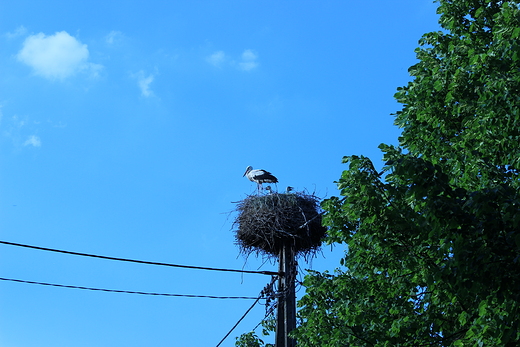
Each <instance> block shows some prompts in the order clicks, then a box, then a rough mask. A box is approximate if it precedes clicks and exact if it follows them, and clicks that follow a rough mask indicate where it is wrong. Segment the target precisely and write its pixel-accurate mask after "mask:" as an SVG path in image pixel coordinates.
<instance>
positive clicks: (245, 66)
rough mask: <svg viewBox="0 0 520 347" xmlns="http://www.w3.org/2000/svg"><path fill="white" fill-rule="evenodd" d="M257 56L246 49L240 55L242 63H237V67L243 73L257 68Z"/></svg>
mask: <svg viewBox="0 0 520 347" xmlns="http://www.w3.org/2000/svg"><path fill="white" fill-rule="evenodd" d="M257 58H258V56H257V55H256V54H255V53H254V52H253V51H252V50H250V49H246V50H245V51H244V52H243V53H242V61H241V62H240V63H238V67H239V68H240V69H241V70H244V71H250V70H252V69H254V68H256V67H257V66H258V63H257V62H256V60H257Z"/></svg>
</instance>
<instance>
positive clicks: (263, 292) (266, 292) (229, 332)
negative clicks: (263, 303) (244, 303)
mask: <svg viewBox="0 0 520 347" xmlns="http://www.w3.org/2000/svg"><path fill="white" fill-rule="evenodd" d="M275 281H276V277H273V279H272V280H271V283H269V284H268V285H266V286H265V287H264V289H262V291H261V292H260V295H259V296H258V298H256V300H255V302H253V305H251V307H249V308H248V309H247V311H246V313H244V314H243V315H242V317H240V319H239V320H238V321H237V322H236V323H235V325H233V327H232V328H231V330H229V331H228V333H227V334H226V336H224V337H223V338H222V340H220V342H219V343H218V344H217V346H216V347H219V346H220V345H221V344H222V342H224V340H225V339H226V338H227V337H228V336H229V335H230V334H231V332H232V331H233V330H235V328H236V327H237V326H238V325H239V324H240V322H241V321H242V320H243V319H244V318H245V317H246V316H247V314H248V313H249V312H250V311H251V310H252V309H253V307H255V305H256V304H257V303H258V301H260V299H261V298H262V297H264V296H265V294H268V293H270V292H271V291H272V286H273V284H274V282H275Z"/></svg>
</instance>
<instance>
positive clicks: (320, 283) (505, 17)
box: [296, 0, 520, 346]
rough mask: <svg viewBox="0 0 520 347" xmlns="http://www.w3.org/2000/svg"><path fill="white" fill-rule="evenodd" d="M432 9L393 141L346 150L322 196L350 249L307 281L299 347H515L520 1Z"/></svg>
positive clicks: (473, 0)
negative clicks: (430, 27) (379, 158)
mask: <svg viewBox="0 0 520 347" xmlns="http://www.w3.org/2000/svg"><path fill="white" fill-rule="evenodd" d="M439 3H440V5H439V9H438V13H439V14H440V15H441V17H440V24H441V26H442V28H443V29H444V31H442V32H433V33H428V34H425V35H424V36H423V37H422V39H421V40H420V48H418V49H417V50H416V53H417V57H418V59H419V62H418V63H417V64H416V65H414V66H412V67H411V68H410V70H409V71H410V74H411V76H412V77H413V80H412V81H411V82H410V83H408V85H407V86H405V87H402V88H399V89H398V92H397V94H396V98H397V100H398V101H399V102H400V103H401V104H403V107H402V110H400V111H399V112H397V113H396V115H395V116H396V121H395V122H396V125H398V126H399V127H401V128H402V135H401V137H400V138H399V142H400V145H399V147H394V146H389V145H381V146H380V148H381V150H382V151H383V153H384V156H383V159H384V161H385V166H384V168H383V170H382V171H381V172H378V171H377V170H376V169H375V168H374V166H373V164H372V162H371V161H370V160H369V159H368V158H366V157H363V156H349V157H345V158H344V162H345V163H348V165H349V167H348V169H347V170H345V171H344V172H343V173H342V176H341V178H340V179H339V181H338V187H339V189H340V191H341V197H333V198H330V199H328V200H326V201H325V202H324V203H323V207H324V209H325V210H326V211H327V212H326V215H325V216H324V224H325V225H326V226H328V227H329V228H330V230H329V232H328V234H329V238H328V241H329V242H330V243H332V242H340V243H346V244H348V247H349V251H348V254H347V255H346V257H345V258H344V259H343V260H342V264H341V265H343V268H341V269H337V270H336V271H335V273H333V274H330V273H318V272H314V273H312V274H311V275H309V276H307V277H306V279H305V282H304V285H305V286H306V287H307V293H306V295H305V296H304V297H303V298H302V300H301V301H300V302H299V306H300V312H299V313H300V316H301V318H302V324H301V326H300V327H299V328H298V329H297V331H296V337H297V339H298V345H299V346H519V345H520V319H519V317H520V10H519V4H520V2H519V1H496V0H440V1H439Z"/></svg>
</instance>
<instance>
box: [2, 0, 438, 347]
mask: <svg viewBox="0 0 520 347" xmlns="http://www.w3.org/2000/svg"><path fill="white" fill-rule="evenodd" d="M435 10H436V5H435V4H434V3H432V1H431V0H397V1H381V0H366V1H350V0H344V1H298V2H296V1H269V0H267V1H249V0H248V1H224V0H215V1H146V2H145V1H97V0H93V1H75V0H67V1H54V0H49V1H45V2H43V1H42V2H35V1H27V0H16V1H13V0H5V1H2V2H1V3H0V76H1V78H0V220H1V224H0V240H1V241H9V242H17V243H24V244H30V245H36V246H42V247H49V248H58V249H64V250H70V251H76V252H84V253H94V254H101V255H107V256H113V257H123V258H134V259H142V260H149V261H156V262H168V263H176V264H185V265H198V266H207V267H218V268H235V269H242V268H243V269H249V270H256V269H258V268H260V269H262V270H274V269H275V268H276V266H275V264H273V263H272V262H267V263H265V264H264V260H263V259H261V258H260V259H258V258H256V257H254V256H251V257H249V258H248V259H246V258H244V257H243V256H241V255H240V254H239V250H238V248H237V247H236V245H235V243H234V236H233V232H232V229H233V220H234V217H235V214H233V210H234V208H235V204H234V203H233V202H236V201H238V200H241V199H243V198H245V197H246V196H247V194H252V193H254V191H255V188H256V186H255V184H254V183H252V182H249V181H248V180H247V179H245V178H243V177H242V174H243V173H244V170H245V168H246V166H248V165H252V166H253V167H254V168H264V169H267V170H269V171H271V172H272V173H273V174H274V175H275V176H277V177H278V179H279V181H280V183H279V184H278V189H280V190H283V189H285V187H286V186H288V185H290V186H294V187H296V189H297V190H300V191H301V190H306V191H308V192H315V194H316V195H318V196H319V197H322V198H325V197H329V196H332V195H337V194H338V193H337V190H336V186H335V184H334V181H335V180H337V179H338V178H339V177H340V175H341V171H342V170H343V169H345V167H344V165H342V164H341V158H342V157H343V156H344V155H351V154H363V155H367V156H369V157H371V158H372V159H373V160H374V161H375V162H376V164H377V165H381V162H380V158H381V154H380V152H379V150H378V149H377V146H378V145H379V144H380V143H382V142H384V143H392V144H396V143H397V137H398V135H399V129H397V128H396V127H395V126H393V117H392V116H391V115H390V114H391V113H393V112H396V111H397V110H399V105H398V104H397V103H396V102H395V100H394V99H393V94H394V93H395V91H396V88H397V87H399V86H402V85H405V84H406V83H407V82H408V81H409V80H410V77H409V75H408V73H407V69H408V67H409V66H410V65H412V64H414V63H415V62H416V60H415V54H414V49H415V48H416V47H417V46H418V44H417V41H418V39H419V38H420V36H421V35H422V34H423V33H425V32H428V31H434V30H438V29H439V26H438V24H437V19H438V16H437V15H436V13H435ZM0 248H1V250H0V277H4V278H13V279H20V280H28V281H37V282H48V283H57V284H64V285H73V286H85V287H97V288H107V289H118V290H129V291H144V292H157V293H177V294H200V295H217V296H253V297H254V296H257V295H258V293H259V292H260V291H261V290H262V288H263V287H264V285H265V284H267V282H268V281H269V277H268V276H263V275H255V274H244V275H241V274H236V273H220V272H208V271H196V270H184V269H171V268H160V267H157V266H149V265H140V264H128V263H121V262H112V261H107V260H100V259H91V258H84V257H77V256H71V255H64V254H55V253H49V252H44V251H37V250H31V249H23V248H19V247H14V246H8V245H0ZM343 252H344V247H343V246H336V247H334V248H333V249H332V250H331V248H330V247H326V248H324V249H323V251H322V254H321V255H319V256H318V257H317V258H316V259H314V260H313V261H312V262H311V263H306V262H305V261H303V260H301V261H300V267H301V268H302V269H307V268H313V269H317V270H325V269H329V270H332V269H334V268H335V267H336V266H337V265H338V259H339V258H340V257H341V256H342V254H343ZM302 293H303V290H301V291H300V293H299V294H302ZM251 304H252V302H251V301H250V300H216V299H195V298H174V297H154V296H139V295H133V294H118V293H104V292H89V291H83V290H77V289H66V288H53V287H44V286H39V285H32V284H22V283H13V282H6V281H0V345H1V346H2V347H32V346H38V347H46V346H48V347H62V346H63V347H71V346H74V347H83V346H96V347H105V346H107V347H108V346H110V347H115V346H125V347H145V346H156V347H161V346H212V345H216V344H217V343H218V342H219V341H220V339H221V338H222V337H223V336H224V335H225V334H226V333H227V332H228V330H229V329H230V328H231V327H232V326H233V325H234V324H235V322H236V321H237V320H238V319H239V318H240V317H241V316H242V314H243V313H244V312H245V311H246V310H247V308H249V306H250V305H251ZM263 314H264V308H263V306H260V305H259V306H257V307H256V308H255V309H254V310H253V311H251V313H250V314H249V315H248V316H247V317H246V319H245V320H244V321H243V323H242V324H241V325H240V326H239V327H238V328H237V329H236V330H235V332H234V333H232V335H231V336H230V337H229V338H228V339H227V340H226V342H225V343H224V344H223V345H222V346H233V345H234V337H235V336H238V335H239V334H240V333H243V332H247V331H249V330H251V329H252V328H253V327H254V326H255V325H256V324H257V323H258V322H259V321H260V320H261V319H262V317H263ZM266 340H267V341H269V338H268V339H266Z"/></svg>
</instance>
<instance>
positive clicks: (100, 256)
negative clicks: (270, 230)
mask: <svg viewBox="0 0 520 347" xmlns="http://www.w3.org/2000/svg"><path fill="white" fill-rule="evenodd" d="M0 244H4V245H10V246H18V247H25V248H31V249H37V250H40V251H48V252H57V253H64V254H71V255H79V256H82V257H91V258H99V259H106V260H117V261H125V262H130V263H138V264H147V265H160V266H169V267H177V268H184V269H196V270H210V271H226V272H241V273H250V274H260V275H270V276H273V275H279V274H278V272H273V271H255V270H237V269H222V268H212V267H203V266H192V265H179V264H169V263H158V262H153V261H145V260H136V259H127V258H116V257H108V256H105V255H96V254H89V253H79V252H71V251H64V250H60V249H54V248H46V247H38V246H31V245H26V244H22V243H14V242H8V241H0Z"/></svg>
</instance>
